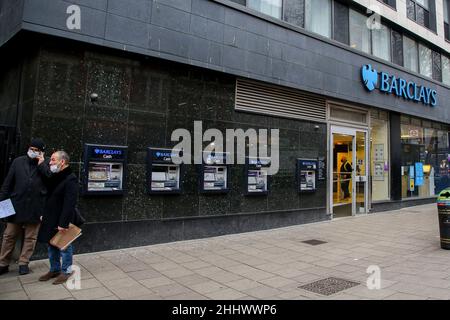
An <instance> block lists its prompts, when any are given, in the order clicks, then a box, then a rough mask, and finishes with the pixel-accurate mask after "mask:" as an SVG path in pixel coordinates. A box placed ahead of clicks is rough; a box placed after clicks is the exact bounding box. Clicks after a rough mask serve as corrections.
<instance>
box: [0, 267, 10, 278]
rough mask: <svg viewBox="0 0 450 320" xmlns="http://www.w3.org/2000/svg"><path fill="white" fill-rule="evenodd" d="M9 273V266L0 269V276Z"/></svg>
mask: <svg viewBox="0 0 450 320" xmlns="http://www.w3.org/2000/svg"><path fill="white" fill-rule="evenodd" d="M8 272H9V266H4V267H0V276H1V275H2V274H5V273H8Z"/></svg>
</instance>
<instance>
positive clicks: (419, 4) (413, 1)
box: [406, 0, 433, 29]
mask: <svg viewBox="0 0 450 320" xmlns="http://www.w3.org/2000/svg"><path fill="white" fill-rule="evenodd" d="M431 1H433V0H431ZM406 12H407V16H408V18H409V19H411V20H414V21H415V22H417V23H418V24H420V25H422V26H424V27H426V28H429V29H430V27H431V24H430V3H429V0H406Z"/></svg>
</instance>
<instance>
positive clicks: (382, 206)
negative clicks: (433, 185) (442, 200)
mask: <svg viewBox="0 0 450 320" xmlns="http://www.w3.org/2000/svg"><path fill="white" fill-rule="evenodd" d="M435 202H436V198H434V197H431V198H425V199H412V198H410V199H404V200H398V201H385V202H374V203H372V209H371V210H370V212H371V213H372V212H382V211H387V210H397V209H402V208H409V207H413V206H419V205H422V204H430V203H435ZM436 215H437V208H436Z"/></svg>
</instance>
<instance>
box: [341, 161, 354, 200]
mask: <svg viewBox="0 0 450 320" xmlns="http://www.w3.org/2000/svg"><path fill="white" fill-rule="evenodd" d="M341 163H342V165H341V171H340V172H341V174H340V176H341V189H342V192H343V193H344V199H347V198H350V191H349V186H350V180H351V178H352V171H353V168H352V165H351V164H350V162H348V160H347V157H346V156H343V157H342V158H341Z"/></svg>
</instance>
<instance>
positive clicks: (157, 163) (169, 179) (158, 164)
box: [147, 148, 182, 194]
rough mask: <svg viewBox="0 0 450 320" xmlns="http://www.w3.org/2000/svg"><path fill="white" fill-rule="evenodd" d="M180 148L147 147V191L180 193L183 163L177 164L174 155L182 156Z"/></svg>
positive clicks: (151, 192) (150, 192)
mask: <svg viewBox="0 0 450 320" xmlns="http://www.w3.org/2000/svg"><path fill="white" fill-rule="evenodd" d="M181 156H182V153H181V151H180V150H172V149H161V148H148V149H147V192H148V193H149V194H180V193H181V175H182V164H175V163H174V161H173V158H174V157H181Z"/></svg>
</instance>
